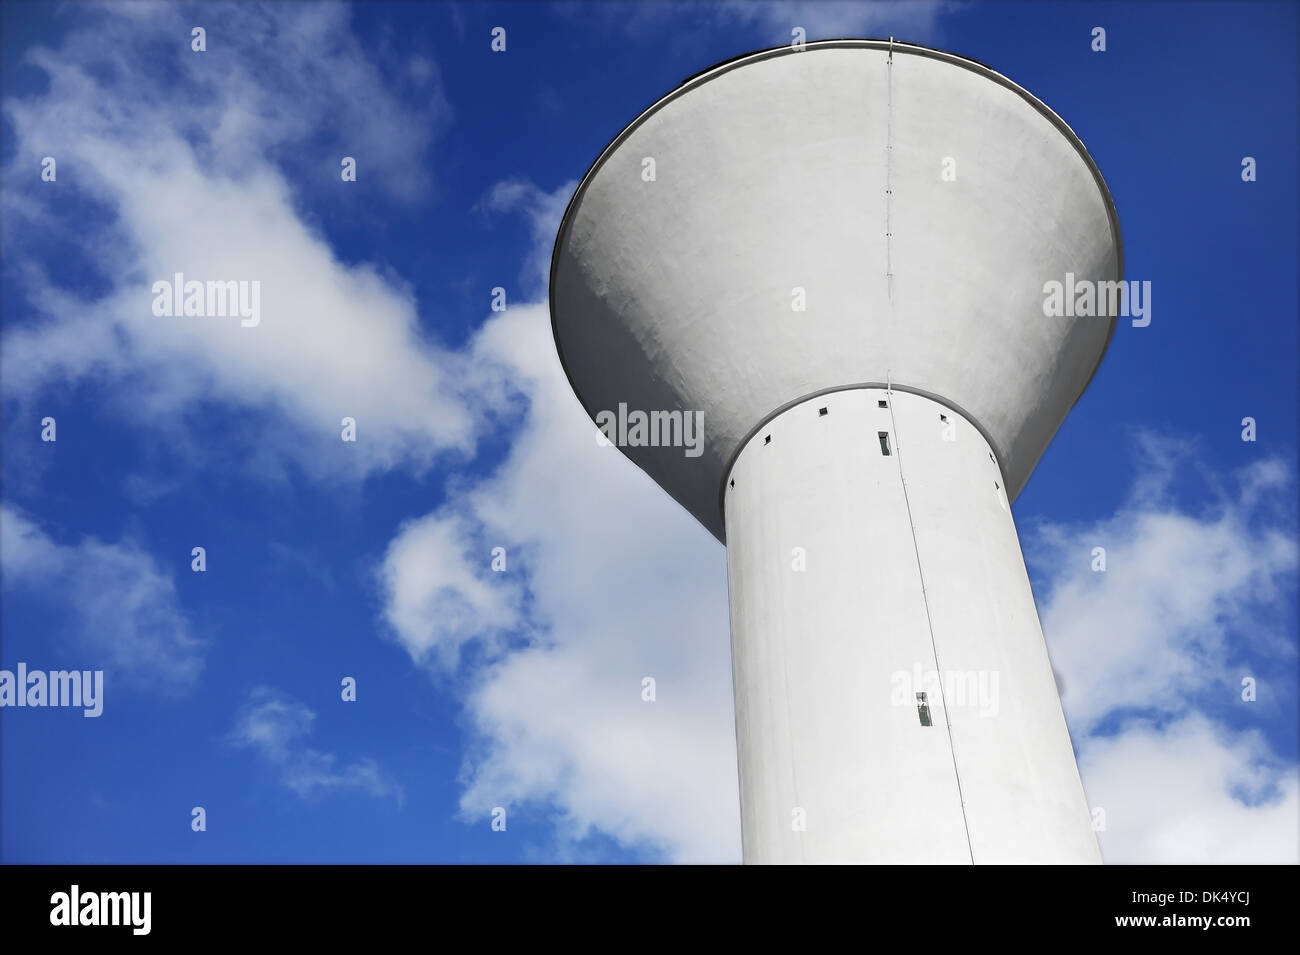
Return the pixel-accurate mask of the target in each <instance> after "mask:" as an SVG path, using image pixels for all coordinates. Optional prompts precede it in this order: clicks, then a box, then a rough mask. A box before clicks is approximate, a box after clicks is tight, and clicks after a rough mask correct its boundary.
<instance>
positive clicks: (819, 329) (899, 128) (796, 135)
mask: <svg viewBox="0 0 1300 955" xmlns="http://www.w3.org/2000/svg"><path fill="white" fill-rule="evenodd" d="M646 158H651V159H653V160H654V161H655V180H654V181H653V182H646V181H644V180H643V179H642V173H643V169H644V168H645V167H644V160H645V159H646ZM946 158H951V159H953V160H954V161H955V163H956V175H957V178H956V180H955V181H953V182H945V181H944V180H943V179H942V178H941V173H942V170H943V163H944V160H945V159H946ZM1120 258H1121V255H1120V247H1119V233H1118V229H1117V226H1116V224H1115V222H1114V221H1113V208H1112V206H1111V204H1110V201H1109V195H1108V193H1107V192H1106V190H1105V188H1104V185H1103V184H1102V183H1101V181H1100V179H1099V178H1098V175H1097V174H1096V172H1095V167H1094V166H1093V164H1092V162H1091V160H1090V159H1088V157H1087V154H1086V153H1085V152H1084V151H1083V149H1082V144H1080V143H1079V142H1078V140H1077V139H1075V138H1074V137H1073V134H1070V133H1069V132H1068V128H1066V127H1065V126H1064V124H1062V123H1060V120H1059V119H1058V118H1056V116H1055V114H1053V113H1052V112H1051V110H1049V109H1047V107H1045V106H1043V104H1041V103H1039V102H1038V101H1037V100H1036V99H1034V98H1033V97H1032V96H1030V95H1029V94H1028V93H1025V92H1024V91H1023V90H1020V88H1019V87H1016V86H1015V84H1013V83H1010V81H1008V80H1006V79H1005V78H1003V77H1000V76H998V75H997V74H996V73H994V72H993V71H991V70H988V69H986V68H984V67H981V66H979V65H978V64H975V63H973V62H971V61H969V60H963V59H960V58H958V57H952V56H950V55H948V54H943V53H937V52H935V51H931V50H926V49H924V48H921V47H913V46H908V45H905V44H896V45H895V47H894V51H893V56H892V62H891V59H890V56H889V51H888V49H887V44H885V43H880V42H876V41H831V42H828V43H817V44H810V45H809V46H808V47H807V49H806V50H804V51H803V52H800V53H795V52H791V51H789V50H777V51H768V52H765V53H762V54H755V55H754V56H751V57H747V58H744V59H743V60H739V61H736V62H734V63H730V64H726V65H725V66H723V67H720V68H718V69H716V70H713V71H710V72H708V73H706V74H704V75H702V76H700V77H697V78H696V79H694V80H692V81H691V82H689V83H687V84H685V85H683V87H682V88H680V89H679V90H676V91H674V92H673V93H672V94H669V95H668V96H666V97H664V99H663V100H661V101H660V102H659V103H656V104H655V105H654V106H653V107H652V108H651V109H650V110H648V111H647V112H646V113H645V114H643V115H642V116H641V117H640V118H638V119H637V120H636V121H635V122H634V123H633V124H632V125H631V126H630V127H629V128H628V129H627V130H625V131H624V133H623V134H622V135H621V136H620V137H619V139H618V140H616V142H615V143H614V144H613V145H612V146H611V148H610V149H609V150H607V151H606V152H605V153H604V154H603V155H602V156H601V157H600V159H599V160H598V161H597V163H596V165H595V166H593V167H592V171H591V172H590V173H589V174H588V176H587V178H586V179H585V180H584V181H583V183H582V185H581V186H580V187H579V189H578V191H577V193H576V194H575V196H574V199H573V202H572V203H571V205H570V207H569V210H568V212H567V214H566V216H565V219H564V222H563V224H562V226H561V229H560V234H559V237H558V239H557V243H556V250H555V257H554V261H553V266H552V276H551V306H552V307H551V311H552V319H553V323H554V327H555V337H556V341H557V344H558V347H559V350H560V355H561V359H562V360H563V361H564V364H565V367H566V369H567V371H568V373H569V377H570V380H571V381H572V382H573V385H574V389H575V391H577V393H578V395H579V397H580V399H581V400H582V402H583V404H584V406H585V407H586V408H587V411H588V412H589V413H590V414H591V415H592V416H593V417H594V416H595V415H596V414H597V413H598V412H600V411H601V410H604V409H614V408H617V407H618V403H619V402H620V401H623V402H626V403H627V405H628V407H629V408H633V409H637V408H640V409H644V410H647V411H648V410H653V409H663V410H670V409H683V410H688V411H694V410H699V411H702V412H703V413H704V427H705V432H706V439H707V440H706V445H705V451H704V454H703V455H702V456H701V457H699V458H692V459H689V460H684V458H683V455H682V454H681V452H680V450H679V449H674V448H667V449H665V448H648V447H647V448H624V453H626V454H627V455H628V456H629V457H631V458H632V459H633V460H634V461H635V462H636V463H637V465H638V466H640V467H641V468H642V469H644V470H645V471H647V472H648V473H649V474H650V476H651V477H653V478H654V479H655V481H657V482H658V483H659V484H660V486H662V487H663V488H664V489H665V490H666V491H668V492H669V493H670V494H672V495H673V496H674V497H675V498H676V499H677V500H678V501H679V502H681V504H682V505H683V506H684V507H686V508H687V509H688V510H689V511H690V512H691V513H692V514H694V515H695V516H696V517H697V518H698V519H699V520H700V521H701V522H702V523H703V524H704V525H705V526H706V527H708V528H709V529H710V531H712V532H713V533H714V534H715V535H716V536H718V537H719V539H722V538H723V537H724V530H723V526H722V514H721V507H720V488H721V486H722V476H723V474H724V472H725V471H726V469H727V466H728V464H729V462H730V461H731V459H732V457H733V456H734V454H735V453H736V452H737V451H738V450H739V448H740V446H741V445H742V444H743V443H744V440H745V439H746V437H747V436H748V433H749V430H750V429H751V428H753V427H755V426H756V425H757V424H758V423H759V422H761V421H762V420H763V419H764V418H766V417H767V416H768V415H770V414H772V413H773V412H775V411H776V410H777V409H778V408H780V407H781V406H782V405H784V404H786V403H787V402H790V401H794V400H797V399H799V398H801V397H803V396H805V395H808V394H810V393H812V392H815V391H819V390H821V389H824V388H831V387H836V386H846V385H853V384H861V383H864V382H881V383H883V382H885V381H886V380H889V381H892V382H893V383H894V384H899V385H906V386H909V387H911V388H913V389H917V390H920V391H923V392H928V393H931V394H935V395H941V396H943V398H944V399H945V400H946V401H948V402H951V403H953V404H955V405H956V406H958V407H961V408H964V409H965V410H966V411H967V412H968V413H969V414H970V415H971V416H972V417H973V418H974V419H975V420H977V421H978V422H979V423H980V424H981V426H983V428H984V429H985V431H986V432H987V433H988V434H989V435H990V436H991V438H992V441H993V444H994V450H995V452H996V454H997V456H998V458H999V460H1000V461H1001V462H1002V463H1003V465H1004V467H1005V469H1006V472H1007V478H1008V482H1009V484H1010V488H1011V496H1012V499H1013V500H1014V497H1015V495H1016V494H1017V493H1018V492H1019V490H1020V488H1021V487H1022V486H1023V484H1024V482H1025V481H1026V480H1028V477H1029V474H1030V472H1031V471H1032V470H1033V467H1034V465H1035V464H1036V463H1037V461H1038V458H1039V456H1040V455H1041V454H1042V452H1043V449H1044V448H1045V447H1046V446H1047V444H1048V442H1049V441H1050V440H1051V437H1052V435H1053V434H1055V432H1056V430H1057V428H1058V427H1059V426H1060V424H1061V421H1062V420H1063V419H1064V417H1065V415H1066V413H1067V412H1068V410H1069V409H1070V407H1071V406H1072V405H1073V403H1074V402H1075V400H1076V399H1077V398H1078V397H1079V395H1080V393H1081V392H1082V391H1083V389H1084V386H1085V385H1086V383H1087V381H1088V380H1089V377H1090V376H1091V374H1092V371H1093V369H1094V368H1095V367H1096V365H1097V362H1098V361H1099V360H1100V358H1101V355H1102V352H1103V351H1104V348H1105V345H1106V342H1107V341H1108V337H1109V333H1110V329H1111V327H1112V324H1113V323H1112V321H1110V320H1109V319H1106V318H1074V319H1068V318H1046V317H1044V315H1043V310H1042V303H1043V291H1042V289H1043V284H1044V283H1045V282H1047V281H1049V280H1053V279H1055V280H1058V281H1060V280H1063V279H1064V277H1065V274H1066V273H1067V272H1073V273H1074V274H1075V275H1076V276H1077V277H1079V278H1087V279H1093V280H1111V279H1117V278H1118V277H1119V272H1120ZM796 287H797V288H802V289H804V290H805V291H806V294H807V311H805V312H796V311H794V310H793V309H792V303H793V296H792V290H793V289H794V288H796Z"/></svg>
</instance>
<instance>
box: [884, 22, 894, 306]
mask: <svg viewBox="0 0 1300 955" xmlns="http://www.w3.org/2000/svg"><path fill="white" fill-rule="evenodd" d="M885 76H886V82H885V87H886V97H887V99H886V109H885V287H886V289H887V291H888V293H889V304H890V306H891V307H892V306H893V304H894V258H893V216H892V212H893V204H894V178H893V170H894V38H893V37H892V36H891V37H890V38H889V56H888V57H887V58H886V60H885Z"/></svg>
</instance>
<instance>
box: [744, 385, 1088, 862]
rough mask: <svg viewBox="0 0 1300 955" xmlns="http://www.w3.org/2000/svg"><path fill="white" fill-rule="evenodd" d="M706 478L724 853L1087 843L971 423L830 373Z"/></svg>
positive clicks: (889, 857) (1061, 856)
mask: <svg viewBox="0 0 1300 955" xmlns="http://www.w3.org/2000/svg"><path fill="white" fill-rule="evenodd" d="M726 483H727V486H726V490H725V508H724V510H725V520H726V534H727V565H728V585H729V591H730V604H731V640H732V666H733V677H734V685H735V699H736V736H737V745H738V757H739V769H740V794H741V817H742V829H743V843H744V855H745V861H746V862H751V863H800V862H813V863H834V862H847V863H868V862H880V863H971V862H976V863H1017V862H1023V863H1096V862H1100V861H1101V858H1100V852H1099V850H1098V846H1097V840H1096V837H1095V835H1094V834H1093V832H1092V827H1091V820H1090V813H1089V810H1088V805H1087V801H1086V799H1085V796H1084V793H1083V787H1082V783H1081V781H1080V779H1079V773H1078V768H1077V766H1076V764H1075V760H1074V753H1073V749H1072V747H1071V744H1070V737H1069V734H1068V731H1067V729H1066V725H1065V719H1064V716H1063V714H1062V711H1061V704H1060V699H1059V697H1058V694H1057V689H1056V682H1055V679H1054V676H1053V672H1052V668H1051V664H1050V661H1049V660H1048V656H1047V648H1046V645H1045V644H1044V641H1043V635H1042V629H1041V626H1040V624H1039V620H1038V614H1037V610H1036V608H1035V605H1034V598H1033V594H1032V592H1031V590H1030V585H1029V578H1028V575H1027V573H1026V571H1025V565H1024V558H1023V555H1022V554H1021V550H1020V542H1019V539H1018V537H1017V534H1016V528H1015V523H1014V521H1013V520H1012V516H1011V511H1010V507H1009V505H1008V503H1007V494H1006V485H1005V479H1004V477H1003V475H1002V472H1001V470H1000V468H999V466H998V463H997V462H996V460H995V458H994V455H993V451H992V449H991V448H990V447H989V444H988V442H987V441H986V440H985V438H984V437H983V436H982V434H981V433H980V431H979V429H978V428H976V427H975V425H974V424H973V423H972V422H970V421H968V420H967V419H966V418H965V417H963V416H962V414H960V413H959V412H957V411H956V410H954V409H953V408H950V407H948V406H946V405H944V404H943V403H941V402H940V401H938V400H934V399H932V398H929V397H924V396H922V395H919V394H914V393H910V392H906V391H900V390H898V389H894V390H893V391H887V390H886V389H881V388H854V389H850V390H844V391H836V392H831V393H828V394H823V395H820V396H818V397H814V398H811V399H808V400H806V401H804V402H802V403H799V404H797V405H794V406H792V407H790V408H788V409H786V410H785V411H783V412H781V413H780V414H779V415H777V416H776V417H774V418H772V419H771V420H770V421H768V422H767V423H766V424H765V425H764V427H763V428H762V429H760V430H759V431H758V432H756V433H755V434H754V435H753V436H752V438H750V440H749V441H748V442H747V443H746V444H745V446H744V447H743V448H742V449H741V451H740V453H739V454H738V455H737V457H736V460H735V462H734V463H733V465H732V468H731V471H730V473H729V474H728V475H727V479H726Z"/></svg>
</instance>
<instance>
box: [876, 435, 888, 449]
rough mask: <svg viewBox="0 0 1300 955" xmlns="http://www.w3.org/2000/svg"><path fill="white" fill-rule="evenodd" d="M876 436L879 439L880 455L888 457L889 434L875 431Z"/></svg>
mask: <svg viewBox="0 0 1300 955" xmlns="http://www.w3.org/2000/svg"><path fill="white" fill-rule="evenodd" d="M876 435H877V436H878V437H879V438H880V453H881V454H884V455H888V454H889V432H888V431H877V432H876Z"/></svg>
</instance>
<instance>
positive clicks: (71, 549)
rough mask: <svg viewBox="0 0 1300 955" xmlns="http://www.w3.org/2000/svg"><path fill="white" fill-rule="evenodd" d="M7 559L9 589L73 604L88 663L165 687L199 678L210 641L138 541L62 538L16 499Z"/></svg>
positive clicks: (1, 560) (1, 533) (3, 511)
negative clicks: (198, 632)
mask: <svg viewBox="0 0 1300 955" xmlns="http://www.w3.org/2000/svg"><path fill="white" fill-rule="evenodd" d="M0 567H2V568H3V573H4V585H5V590H6V591H11V590H20V591H26V592H29V593H33V594H35V595H36V596H38V597H39V598H40V599H42V600H43V601H44V602H45V604H46V605H47V606H49V607H52V608H55V607H56V608H61V609H62V610H63V611H65V612H70V613H71V615H72V617H73V620H74V623H75V628H74V629H75V632H76V635H77V644H76V646H75V648H74V649H75V652H77V653H80V654H83V655H84V656H85V661H84V664H81V666H84V667H85V668H90V669H100V668H102V669H104V670H105V671H106V674H107V676H108V679H110V680H113V681H117V680H118V679H121V680H122V681H123V682H124V683H127V684H138V685H143V686H146V687H148V688H151V689H154V690H159V691H162V692H175V691H180V690H183V689H185V688H187V687H189V686H191V685H192V684H193V683H194V682H195V680H196V679H197V678H198V675H199V672H200V671H201V670H202V668H203V656H204V644H203V641H201V640H200V639H199V638H198V637H196V636H195V635H194V634H193V631H192V628H191V626H190V622H189V620H188V619H187V618H186V616H185V614H184V613H183V612H182V611H181V608H180V601H179V599H178V598H177V594H176V587H175V584H174V583H173V581H172V577H171V575H170V574H166V573H164V572H163V571H162V570H161V569H160V568H159V567H158V565H157V563H156V562H155V561H154V559H153V558H152V557H151V556H150V555H149V554H148V553H147V552H146V551H144V550H142V549H140V548H139V547H138V546H136V545H135V544H133V543H131V542H130V541H124V542H121V543H117V544H106V543H103V542H101V541H98V540H96V539H95V538H93V537H87V538H85V539H83V540H82V541H80V542H79V543H77V544H60V543H58V542H57V541H55V540H53V539H52V538H51V537H50V536H49V535H48V534H46V533H45V532H44V531H43V530H41V528H40V527H39V526H37V525H36V524H35V523H34V522H33V521H31V520H29V519H28V518H26V517H24V516H23V515H21V514H19V513H18V512H17V511H15V510H14V509H13V508H11V507H9V506H7V505H6V506H2V507H0Z"/></svg>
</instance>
